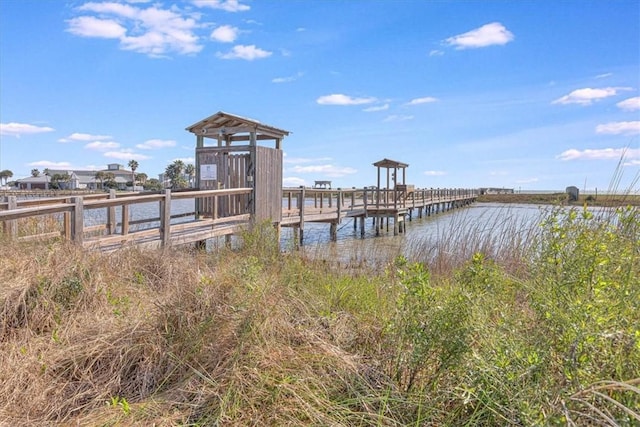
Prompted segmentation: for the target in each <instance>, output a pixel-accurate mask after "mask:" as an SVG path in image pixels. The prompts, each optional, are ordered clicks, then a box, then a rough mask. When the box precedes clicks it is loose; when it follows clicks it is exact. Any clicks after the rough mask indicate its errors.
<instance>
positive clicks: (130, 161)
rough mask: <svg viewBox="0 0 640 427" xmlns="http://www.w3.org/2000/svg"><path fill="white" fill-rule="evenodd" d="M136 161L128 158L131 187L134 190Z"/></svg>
mask: <svg viewBox="0 0 640 427" xmlns="http://www.w3.org/2000/svg"><path fill="white" fill-rule="evenodd" d="M138 166H139V165H138V162H137V161H135V160H129V168H131V188H132V190H133V191H135V190H136V169H138Z"/></svg>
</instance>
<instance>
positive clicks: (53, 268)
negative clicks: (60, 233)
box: [0, 209, 640, 426]
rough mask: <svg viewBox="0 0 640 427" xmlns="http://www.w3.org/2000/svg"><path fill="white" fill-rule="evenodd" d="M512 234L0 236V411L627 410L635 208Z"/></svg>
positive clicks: (579, 215) (505, 416)
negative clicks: (394, 249)
mask: <svg viewBox="0 0 640 427" xmlns="http://www.w3.org/2000/svg"><path fill="white" fill-rule="evenodd" d="M529 236H530V238H529V239H528V240H527V241H526V242H519V243H518V245H519V247H518V248H515V247H514V248H513V249H514V250H513V251H508V250H505V251H500V256H495V255H492V256H489V255H488V253H487V252H486V251H483V249H482V248H483V247H486V246H490V245H489V244H488V243H487V242H482V241H480V242H477V243H476V245H477V250H475V251H471V252H472V253H473V255H471V256H470V257H468V258H466V259H461V260H460V259H457V258H456V259H452V260H450V262H447V260H446V259H442V257H444V256H446V254H447V252H448V251H444V250H443V251H440V252H441V255H440V258H438V260H437V262H438V265H435V264H433V262H434V261H433V260H430V261H429V262H421V260H420V259H412V260H407V259H404V258H401V257H400V258H395V259H390V260H389V261H388V263H387V264H386V268H384V269H382V270H378V269H377V270H375V271H372V270H371V271H370V270H362V269H349V270H345V269H344V268H336V266H335V264H333V263H330V262H322V261H310V260H307V259H304V258H302V257H301V256H299V255H298V254H295V253H294V254H288V255H283V254H281V253H280V251H279V249H278V245H277V240H276V238H275V236H274V234H273V233H272V230H271V229H269V228H264V229H260V230H258V231H256V232H253V233H248V234H247V235H245V236H244V243H245V245H244V248H243V249H242V250H241V251H236V252H232V251H227V250H220V251H217V252H215V253H209V254H205V253H199V252H192V251H188V250H165V251H160V250H158V251H141V250H136V249H131V250H123V251H120V252H117V253H114V254H108V255H105V254H98V253H89V252H85V251H82V250H80V249H78V248H75V247H72V246H69V245H66V244H63V243H54V244H50V245H32V244H16V243H9V242H3V244H2V248H3V254H2V258H0V283H2V287H1V288H0V425H47V424H49V425H56V424H64V425H76V424H79V425H100V426H109V425H141V426H143V425H144V426H146V425H203V426H204V425H243V426H244V425H278V426H279V425H318V426H319V425H323V426H324V425H333V426H406V425H414V426H422V425H540V424H543V425H549V424H551V425H553V424H569V425H585V424H594V425H611V424H613V425H616V424H619V425H634V424H637V423H638V422H640V415H639V413H640V389H639V388H638V387H639V386H640V310H638V309H637V307H638V306H640V213H639V212H638V211H637V210H632V209H625V210H620V211H618V212H617V213H615V212H614V211H611V212H609V213H608V214H606V215H605V217H600V218H594V217H593V216H592V215H591V214H590V213H588V212H584V211H582V210H580V209H578V210H574V211H571V212H560V211H554V212H552V213H550V214H549V215H548V217H547V218H546V219H545V221H544V224H543V225H542V226H541V227H540V228H539V229H538V230H537V231H536V232H535V233H531V234H530V235H529ZM471 237H472V236H470V238H469V241H473V239H472V238H471ZM467 249H468V248H467ZM453 256H454V255H452V257H453ZM443 265H446V266H447V268H442V266H443ZM342 267H344V266H342ZM608 423H609V424H608Z"/></svg>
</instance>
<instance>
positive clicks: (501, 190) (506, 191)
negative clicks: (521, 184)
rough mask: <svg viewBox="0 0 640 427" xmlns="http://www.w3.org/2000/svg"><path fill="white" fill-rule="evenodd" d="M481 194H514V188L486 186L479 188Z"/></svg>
mask: <svg viewBox="0 0 640 427" xmlns="http://www.w3.org/2000/svg"><path fill="white" fill-rule="evenodd" d="M479 190H480V194H481V195H482V194H513V193H514V191H513V188H495V187H485V188H479Z"/></svg>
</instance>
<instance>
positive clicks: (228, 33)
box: [211, 25, 239, 43]
mask: <svg viewBox="0 0 640 427" xmlns="http://www.w3.org/2000/svg"><path fill="white" fill-rule="evenodd" d="M238 32H239V30H238V29H237V28H236V27H232V26H231V25H222V26H220V27H218V28H216V29H215V30H213V31H212V32H211V39H213V40H215V41H218V42H222V43H233V42H234V41H235V40H236V39H237V38H238Z"/></svg>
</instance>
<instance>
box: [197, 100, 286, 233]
mask: <svg viewBox="0 0 640 427" xmlns="http://www.w3.org/2000/svg"><path fill="white" fill-rule="evenodd" d="M186 130H187V131H189V132H191V133H193V134H194V135H196V156H195V160H196V161H195V163H196V165H195V166H196V182H197V183H198V188H199V189H200V190H217V189H232V188H252V189H253V191H252V192H251V194H250V195H249V196H248V197H247V196H246V195H245V196H230V198H229V200H228V201H227V202H226V203H221V204H220V205H219V206H212V205H210V204H207V203H203V205H202V206H197V207H196V210H197V211H198V214H199V215H206V216H209V215H210V216H214V217H219V216H227V215H236V214H239V213H249V214H251V215H252V218H253V219H255V220H258V221H262V220H266V219H270V220H271V221H273V222H274V223H276V224H278V223H280V221H281V219H282V207H281V205H282V140H283V139H284V137H285V136H288V135H289V131H286V130H283V129H279V128H276V127H274V126H269V125H266V124H263V123H261V122H259V121H257V120H253V119H249V118H246V117H242V116H237V115H234V114H229V113H225V112H223V111H219V112H217V113H216V114H214V115H212V116H209V117H207V118H205V119H202V120H200V121H199V122H197V123H194V124H193V125H191V126H189V127H187V128H186ZM210 140H213V141H214V142H215V145H206V144H205V141H210ZM265 141H275V146H274V147H268V146H265V145H258V142H260V143H263V142H265Z"/></svg>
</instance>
